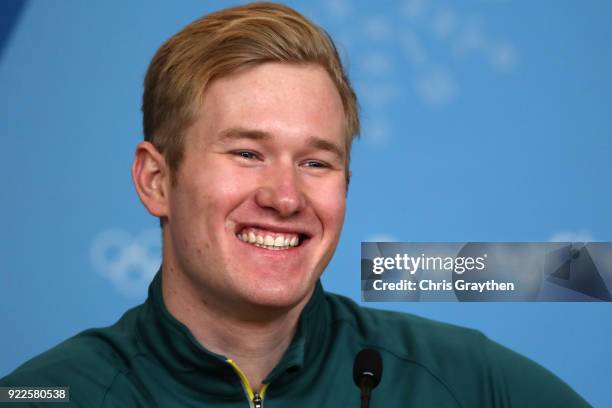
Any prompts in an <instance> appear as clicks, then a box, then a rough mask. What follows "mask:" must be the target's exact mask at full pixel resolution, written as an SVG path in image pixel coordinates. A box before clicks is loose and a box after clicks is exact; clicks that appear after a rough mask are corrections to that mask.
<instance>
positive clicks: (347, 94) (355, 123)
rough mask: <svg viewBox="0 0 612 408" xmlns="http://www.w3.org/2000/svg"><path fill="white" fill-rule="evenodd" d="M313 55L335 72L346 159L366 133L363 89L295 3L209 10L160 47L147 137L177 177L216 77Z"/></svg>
mask: <svg viewBox="0 0 612 408" xmlns="http://www.w3.org/2000/svg"><path fill="white" fill-rule="evenodd" d="M273 61H274V62H287V63H294V64H306V63H313V64H318V65H320V66H322V67H323V68H324V69H325V70H326V71H327V72H328V74H329V75H330V77H331V79H332V80H333V82H334V84H335V85H336V88H337V89H338V93H339V94H340V98H341V99H342V104H343V106H344V113H345V120H346V152H347V167H348V161H349V155H350V147H351V144H352V141H353V139H354V138H355V137H356V136H357V135H358V134H359V114H358V106H357V97H356V95H355V92H354V91H353V89H352V88H351V85H350V83H349V80H348V77H347V75H346V73H345V71H344V68H343V66H342V63H341V61H340V57H339V56H338V52H337V50H336V47H335V45H334V43H333V41H332V39H331V38H330V37H329V35H328V34H327V33H326V32H325V31H324V30H323V29H321V28H320V27H317V26H316V25H314V24H313V23H312V22H310V21H309V20H308V19H306V18H305V17H304V16H302V15H301V14H299V13H298V12H296V11H295V10H293V9H291V8H289V7H286V6H284V5H280V4H274V3H251V4H247V5H244V6H238V7H232V8H228V9H225V10H221V11H218V12H215V13H212V14H209V15H206V16H204V17H202V18H200V19H198V20H196V21H194V22H192V23H191V24H189V25H188V26H186V27H185V28H183V29H182V30H181V31H180V32H178V33H177V34H175V35H174V36H172V37H171V38H170V39H169V40H168V41H166V42H165V43H164V44H163V45H162V46H161V47H160V48H159V50H157V53H156V54H155V56H154V57H153V59H152V61H151V64H150V65H149V69H148V70H147V74H146V77H145V81H144V94H143V101H142V112H143V130H144V136H145V140H147V141H150V142H151V143H153V145H154V146H155V147H156V148H157V149H158V150H159V151H160V152H162V154H163V155H164V157H165V159H166V161H167V163H168V164H169V167H170V170H171V173H172V179H173V181H174V180H175V179H174V174H175V173H176V170H177V169H178V166H179V164H180V162H181V159H182V157H183V139H184V133H185V130H186V129H187V128H188V127H189V126H190V125H191V124H192V123H193V122H194V120H195V119H196V115H197V112H198V110H199V108H200V107H201V104H202V101H203V96H204V92H205V90H206V87H207V85H208V84H210V82H211V81H213V80H215V79H218V78H221V77H223V76H227V75H230V74H231V73H234V72H236V71H237V70H239V69H241V68H245V67H248V66H253V65H255V64H261V63H264V62H273Z"/></svg>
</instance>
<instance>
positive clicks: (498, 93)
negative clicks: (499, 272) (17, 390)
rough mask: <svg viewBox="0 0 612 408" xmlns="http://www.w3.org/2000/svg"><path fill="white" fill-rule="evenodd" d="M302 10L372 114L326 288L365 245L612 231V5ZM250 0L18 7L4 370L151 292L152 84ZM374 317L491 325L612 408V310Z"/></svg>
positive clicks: (9, 36)
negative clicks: (183, 31) (211, 25)
mask: <svg viewBox="0 0 612 408" xmlns="http://www.w3.org/2000/svg"><path fill="white" fill-rule="evenodd" d="M287 3H288V4H289V5H291V6H294V7H296V8H297V9H298V10H300V11H301V12H303V13H305V14H306V15H307V16H309V17H312V18H313V19H314V20H315V21H316V22H318V23H319V24H320V25H322V26H323V27H324V28H325V29H326V30H328V31H329V32H330V33H331V34H332V36H333V37H334V38H335V39H336V40H337V43H338V46H339V49H340V52H341V54H342V55H343V58H344V59H345V62H346V63H347V65H348V67H349V71H350V75H351V78H352V81H353V83H354V85H355V87H356V89H357V91H358V94H359V97H360V102H361V108H362V117H363V123H364V129H363V133H362V137H361V140H360V141H359V142H357V143H356V145H355V146H354V152H353V178H352V181H351V189H350V192H349V201H348V206H349V208H348V214H347V222H346V225H345V229H344V233H343V237H342V240H341V243H340V245H339V248H338V252H337V254H336V256H335V258H334V260H333V261H332V263H331V264H330V266H329V267H328V269H327V271H326V272H325V274H324V279H323V280H324V285H325V286H326V288H327V289H328V290H331V291H335V292H339V293H342V294H345V295H348V296H350V297H352V298H354V299H356V300H359V298H360V294H359V288H360V282H359V278H360V269H359V267H360V265H359V260H360V252H359V250H360V241H365V240H400V241H547V240H574V241H583V240H599V241H612V232H611V231H612V216H611V212H610V208H612V183H610V175H611V174H612V164H611V160H610V158H611V157H612V103H611V102H612V100H611V96H610V95H612V80H611V77H610V72H612V54H611V53H610V48H609V44H610V42H611V41H612V24H610V21H612V2H608V1H589V2H577V1H559V0H556V1H542V2H530V3H525V2H518V1H504V0H486V1H485V0H480V1H476V0H473V1H466V2H462V3H461V4H458V3H457V2H452V1H439V0H409V1H404V2H400V1H397V2H391V1H389V2H386V1H383V2H378V4H377V5H375V2H370V1H362V2H351V1H344V0H333V1H328V0H319V1H308V2H307V1H303V2H299V1H289V2H287ZM230 4H233V2H225V1H215V2H204V1H181V2H155V1H145V0H139V1H129V2H124V1H118V0H117V1H106V2H103V4H102V2H84V1H80V0H75V1H52V2H51V1H33V0H32V1H29V2H24V1H3V2H1V3H0V16H2V17H1V18H0V25H1V27H0V84H1V87H0V89H1V91H0V112H1V113H0V117H1V120H0V135H1V138H2V160H0V172H1V174H2V189H1V191H2V195H1V197H2V199H1V200H0V209H1V213H2V216H3V222H2V225H3V228H2V230H1V232H0V261H1V266H0V330H1V335H0V376H3V375H5V374H7V373H8V372H10V371H11V370H12V369H14V368H15V367H16V366H17V365H18V364H20V363H21V362H23V361H24V360H25V359H28V358H30V357H32V356H34V355H36V354H38V353H40V352H42V351H43V350H45V349H47V348H49V347H51V346H53V345H54V344H56V343H58V342H59V341H61V340H62V339H65V338H67V337H68V336H71V335H73V334H75V333H77V332H78V331H81V330H83V329H85V328H88V327H92V326H104V325H108V324H111V323H113V322H114V321H115V320H117V318H118V317H119V316H120V315H121V313H122V312H123V311H124V310H126V309H127V308H128V307H131V306H133V305H136V304H138V303H140V302H141V301H142V300H143V299H144V296H145V288H146V285H147V282H148V280H149V279H150V277H151V276H152V274H153V273H154V272H155V270H156V268H157V266H158V264H159V230H158V228H157V220H155V219H153V218H151V217H150V216H149V215H148V214H147V213H146V212H145V210H144V209H143V208H142V207H141V205H140V203H139V201H138V199H137V197H136V194H135V192H134V190H133V187H132V184H131V180H130V175H129V168H130V164H131V160H132V157H133V153H134V147H135V145H136V143H137V142H138V141H139V140H140V139H141V134H142V133H141V126H140V122H141V116H140V112H139V107H140V97H141V92H142V80H143V76H144V72H145V70H146V67H147V65H148V62H149V60H150V58H151V57H152V55H153V53H154V52H155V50H156V49H157V47H158V46H159V45H160V44H161V43H162V42H163V41H164V40H165V39H166V38H168V37H169V36H170V35H171V34H173V33H174V32H176V31H177V30H179V29H180V28H181V27H182V26H184V25H185V24H187V23H189V22H190V21H192V20H193V19H194V18H196V17H198V16H201V15H203V14H205V13H207V12H209V11H212V10H213V8H219V7H222V6H226V5H230ZM374 306H375V307H384V308H388V309H396V310H403V311H408V312H413V313H417V314H420V315H424V316H427V317H431V318H435V319H439V320H443V321H447V322H451V323H456V324H461V325H466V326H470V327H474V328H478V329H480V330H482V331H484V332H485V333H486V334H487V335H489V336H490V337H491V338H493V339H494V340H496V341H499V342H501V343H502V344H505V345H507V346H509V347H511V348H513V349H515V350H517V351H519V352H521V353H523V354H525V355H527V356H528V357H530V358H532V359H534V360H536V361H537V362H539V363H540V364H542V365H544V366H545V367H547V368H549V369H550V370H552V371H553V372H555V373H557V374H558V375H559V376H560V377H561V378H563V379H564V380H565V381H567V382H568V383H569V384H570V385H571V386H572V387H574V388H575V389H576V390H577V391H578V392H579V393H581V394H582V395H583V396H584V397H585V398H586V399H587V400H588V401H589V402H591V403H592V404H593V405H594V406H597V407H603V406H610V400H611V397H610V388H609V386H610V384H612V370H611V369H610V367H611V366H612V347H611V345H612V318H611V314H610V312H611V311H612V306H611V305H610V304H604V303H581V304H575V303H574V304H571V303H558V304H553V303H512V304H492V303H486V304H459V303H452V304H438V303H421V304H418V303H405V304H396V303H389V304H374Z"/></svg>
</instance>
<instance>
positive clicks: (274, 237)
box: [236, 227, 308, 251]
mask: <svg viewBox="0 0 612 408" xmlns="http://www.w3.org/2000/svg"><path fill="white" fill-rule="evenodd" d="M236 237H237V238H238V239H239V240H241V241H242V242H245V243H247V244H251V245H254V246H256V247H260V248H264V249H269V250H272V251H283V250H288V249H291V248H295V247H298V246H300V245H301V244H302V243H303V242H304V241H305V240H306V239H308V237H307V236H306V235H305V234H302V233H299V232H273V231H268V230H263V229H259V228H254V227H246V228H243V229H241V230H240V231H239V232H238V233H237V234H236Z"/></svg>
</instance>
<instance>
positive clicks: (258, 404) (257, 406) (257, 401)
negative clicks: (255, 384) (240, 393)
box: [253, 391, 263, 408]
mask: <svg viewBox="0 0 612 408" xmlns="http://www.w3.org/2000/svg"><path fill="white" fill-rule="evenodd" d="M253 408H263V399H262V398H261V396H260V395H259V393H258V392H257V391H255V395H254V396H253Z"/></svg>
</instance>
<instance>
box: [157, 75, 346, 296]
mask: <svg viewBox="0 0 612 408" xmlns="http://www.w3.org/2000/svg"><path fill="white" fill-rule="evenodd" d="M344 131H345V122H344V110H343V106H342V101H341V99H340V95H339V94H338V91H337V90H336V87H335V85H334V83H333V82H332V80H331V78H330V77H329V75H328V74H327V72H326V71H325V70H324V69H323V68H321V67H319V66H317V65H291V64H283V63H265V64H261V65H257V66H254V67H250V68H248V69H246V70H243V71H239V72H238V73H236V74H233V75H231V76H229V77H225V78H221V79H218V80H215V81H214V82H212V83H211V84H210V86H209V87H208V89H207V91H206V94H205V100H204V103H203V106H202V109H201V112H200V115H199V117H198V119H197V121H196V122H195V123H194V125H193V126H192V127H191V128H189V129H188V131H187V133H186V137H185V145H184V158H183V161H182V162H181V164H180V166H179V169H178V171H177V179H176V180H177V182H176V184H175V185H174V186H172V187H171V188H170V191H169V195H168V203H169V207H168V216H167V221H168V222H167V223H166V227H165V229H166V231H165V245H167V246H168V248H167V250H168V251H172V258H173V259H174V260H175V263H176V265H177V267H178V268H179V269H180V270H181V271H182V273H184V274H185V275H186V276H187V278H188V279H189V280H190V281H191V282H193V284H194V285H195V286H196V288H197V290H198V291H199V292H200V293H202V295H203V297H204V298H205V299H208V300H210V301H213V300H214V301H216V302H221V303H220V304H223V303H225V304H235V305H236V306H238V305H239V303H240V302H242V304H243V305H247V306H248V305H253V306H255V305H257V306H266V307H283V308H286V307H292V306H295V305H296V304H298V303H299V302H301V301H304V300H305V299H306V298H307V296H308V295H309V294H310V293H311V292H312V289H313V288H314V285H315V283H316V281H317V279H318V278H319V276H320V275H321V273H322V272H323V270H324V268H325V267H326V266H327V264H328V262H329V260H330V259H331V257H332V254H333V252H334V250H335V248H336V245H337V243H338V239H339V237H340V230H341V228H342V223H343V220H344V212H345V195H346V187H347V186H346V174H345V171H346V157H347V152H346V148H345V139H344Z"/></svg>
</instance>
